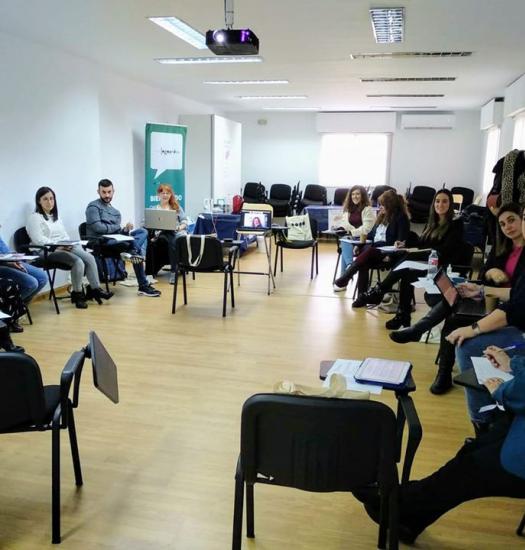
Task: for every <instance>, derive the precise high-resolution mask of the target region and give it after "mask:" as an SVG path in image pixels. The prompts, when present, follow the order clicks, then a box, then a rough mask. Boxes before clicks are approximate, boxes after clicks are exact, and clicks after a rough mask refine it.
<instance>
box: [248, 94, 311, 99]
mask: <svg viewBox="0 0 525 550" xmlns="http://www.w3.org/2000/svg"><path fill="white" fill-rule="evenodd" d="M307 97H308V96H306V95H240V96H238V98H239V99H306V98H307Z"/></svg>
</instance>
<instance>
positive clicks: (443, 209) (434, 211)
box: [353, 189, 466, 330]
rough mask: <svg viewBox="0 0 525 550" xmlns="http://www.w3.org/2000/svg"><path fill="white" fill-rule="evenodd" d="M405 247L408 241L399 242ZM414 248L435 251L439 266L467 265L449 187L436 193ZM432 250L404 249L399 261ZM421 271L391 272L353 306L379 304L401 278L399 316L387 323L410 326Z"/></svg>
mask: <svg viewBox="0 0 525 550" xmlns="http://www.w3.org/2000/svg"><path fill="white" fill-rule="evenodd" d="M396 244H398V245H399V246H400V247H404V246H405V243H396ZM413 246H414V247H415V248H420V249H431V250H435V251H436V252H437V254H438V265H439V267H446V266H448V265H450V264H464V263H465V260H464V254H465V248H466V247H465V246H464V243H463V222H462V220H461V219H454V202H453V198H452V193H451V192H450V191H449V190H448V189H440V190H439V191H437V192H436V194H435V195H434V199H433V201H432V206H431V207H430V213H429V218H428V223H427V225H426V226H425V228H424V229H423V233H422V234H421V236H420V237H419V238H418V240H417V242H416V243H413ZM429 254H430V252H415V254H414V253H408V252H405V253H403V254H402V256H401V257H399V262H402V261H404V260H405V259H411V260H418V261H421V260H423V261H426V259H427V258H428V255H429ZM421 276H423V275H422V272H421V271H416V270H414V269H397V270H395V271H391V272H390V273H389V275H388V276H387V277H386V278H385V280H384V281H382V282H381V283H379V284H377V285H376V286H375V287H374V288H372V289H370V290H368V291H367V292H364V293H362V294H360V295H359V296H358V297H357V300H355V301H354V304H353V307H363V306H365V305H367V304H373V305H377V304H379V303H380V302H381V300H382V299H383V296H384V295H385V294H386V293H387V292H390V291H391V290H392V287H393V286H394V285H395V284H396V283H397V282H398V281H400V289H399V307H398V310H397V313H396V316H395V317H394V318H393V319H390V320H389V321H387V323H386V328H388V329H394V330H396V329H399V328H401V327H403V326H405V327H408V326H410V321H411V319H410V317H411V316H410V314H411V311H412V300H413V297H414V287H413V286H412V283H413V282H414V281H417V279H418V277H421Z"/></svg>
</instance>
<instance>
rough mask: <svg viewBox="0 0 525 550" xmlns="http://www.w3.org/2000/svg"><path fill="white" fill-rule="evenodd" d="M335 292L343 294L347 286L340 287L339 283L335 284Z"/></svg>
mask: <svg viewBox="0 0 525 550" xmlns="http://www.w3.org/2000/svg"><path fill="white" fill-rule="evenodd" d="M333 286H334V292H343V291H344V290H346V286H339V285H338V284H337V283H334V285H333Z"/></svg>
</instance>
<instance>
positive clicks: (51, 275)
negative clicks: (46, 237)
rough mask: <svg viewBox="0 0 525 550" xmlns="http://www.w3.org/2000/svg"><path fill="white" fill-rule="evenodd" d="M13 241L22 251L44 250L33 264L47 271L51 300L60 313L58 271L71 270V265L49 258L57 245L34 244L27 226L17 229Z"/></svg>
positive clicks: (17, 248)
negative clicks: (56, 291)
mask: <svg viewBox="0 0 525 550" xmlns="http://www.w3.org/2000/svg"><path fill="white" fill-rule="evenodd" d="M13 242H14V246H15V250H16V251H17V252H20V253H28V252H31V249H34V250H38V251H43V256H41V257H40V258H38V259H36V260H35V261H34V262H32V265H34V266H35V267H40V268H42V269H43V270H44V271H45V272H46V275H47V280H48V283H49V300H53V305H54V306H55V311H56V313H57V315H59V314H60V308H59V307H58V300H59V299H60V298H58V297H57V295H56V293H55V277H56V272H57V269H61V270H62V271H71V267H70V266H69V265H67V264H64V263H62V262H57V261H55V260H51V259H49V258H48V254H49V252H52V251H53V250H54V248H55V247H53V246H36V245H32V244H31V239H30V238H29V235H28V234H27V231H26V228H25V227H20V228H19V229H17V230H16V231H15V233H14V235H13ZM67 297H69V296H67ZM64 298H65V297H64Z"/></svg>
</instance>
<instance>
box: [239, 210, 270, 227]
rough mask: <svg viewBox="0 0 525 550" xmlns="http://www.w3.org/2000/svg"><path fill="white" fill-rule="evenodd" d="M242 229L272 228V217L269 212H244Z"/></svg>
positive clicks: (242, 213)
mask: <svg viewBox="0 0 525 550" xmlns="http://www.w3.org/2000/svg"><path fill="white" fill-rule="evenodd" d="M240 225H241V227H253V229H258V230H259V231H260V230H263V229H270V228H271V227H272V215H271V212H269V211H268V210H242V211H241V224H240Z"/></svg>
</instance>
